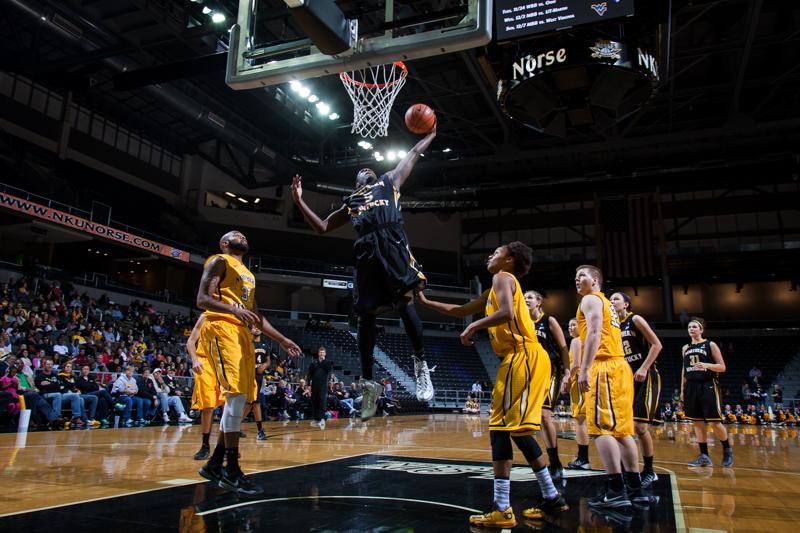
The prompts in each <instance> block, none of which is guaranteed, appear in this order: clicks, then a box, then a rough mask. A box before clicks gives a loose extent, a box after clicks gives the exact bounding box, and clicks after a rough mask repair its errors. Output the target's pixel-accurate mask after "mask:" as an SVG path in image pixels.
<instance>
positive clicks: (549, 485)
mask: <svg viewBox="0 0 800 533" xmlns="http://www.w3.org/2000/svg"><path fill="white" fill-rule="evenodd" d="M533 473H534V474H535V475H536V481H538V482H539V488H540V489H542V496H544V499H545V500H552V499H553V498H555V497H557V496H558V491H557V490H556V486H555V485H553V478H551V477H550V471H549V470H547V467H546V466H543V467H542V469H541V470H534V471H533Z"/></svg>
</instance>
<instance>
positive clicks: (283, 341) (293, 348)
mask: <svg viewBox="0 0 800 533" xmlns="http://www.w3.org/2000/svg"><path fill="white" fill-rule="evenodd" d="M253 308H254V309H258V304H257V303H256V302H255V300H253ZM256 313H257V315H258V318H259V324H260V325H259V327H258V329H260V330H261V333H263V334H264V335H266V336H267V337H269V338H270V339H272V340H274V341H275V342H277V343H278V344H280V345H281V348H283V350H284V351H285V352H286V353H288V354H289V355H291V356H292V357H297V356H298V355H300V347H299V346H297V344H295V342H294V341H293V340H291V339H289V338H288V337H286V336H284V335H283V333H281V332H280V331H278V330H277V329H275V327H274V326H273V325H272V324H270V323H269V320H267V319H266V317H264V315H262V314H261V312H259V311H256Z"/></svg>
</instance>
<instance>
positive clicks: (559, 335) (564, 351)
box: [547, 316, 570, 380]
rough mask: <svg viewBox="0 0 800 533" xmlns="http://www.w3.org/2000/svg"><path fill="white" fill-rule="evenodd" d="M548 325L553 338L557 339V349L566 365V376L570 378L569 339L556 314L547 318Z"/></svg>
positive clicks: (564, 365)
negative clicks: (566, 337) (565, 335)
mask: <svg viewBox="0 0 800 533" xmlns="http://www.w3.org/2000/svg"><path fill="white" fill-rule="evenodd" d="M547 327H549V328H550V333H551V334H552V335H553V340H554V341H555V345H556V349H557V350H558V353H559V354H560V355H561V364H562V365H563V367H564V378H563V379H566V380H569V375H570V368H569V349H568V348H567V340H566V339H565V338H564V332H563V331H562V330H561V326H560V325H559V323H558V320H556V318H555V317H554V316H551V317H550V318H549V319H548V320H547Z"/></svg>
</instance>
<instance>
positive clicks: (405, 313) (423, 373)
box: [397, 302, 434, 402]
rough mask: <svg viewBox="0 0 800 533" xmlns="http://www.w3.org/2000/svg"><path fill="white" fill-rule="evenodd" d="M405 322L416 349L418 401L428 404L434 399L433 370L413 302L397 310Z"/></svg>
mask: <svg viewBox="0 0 800 533" xmlns="http://www.w3.org/2000/svg"><path fill="white" fill-rule="evenodd" d="M397 312H398V314H399V315H400V318H401V319H402V320H403V327H404V328H405V330H406V335H408V339H409V340H410V341H411V347H412V348H413V349H414V357H413V359H414V378H415V380H416V385H417V387H416V388H417V390H416V396H417V399H418V400H419V401H421V402H428V401H431V400H432V399H433V394H434V391H433V383H432V382H431V369H429V368H428V362H427V361H426V360H425V343H424V341H423V338H422V321H421V320H420V319H419V315H418V314H417V309H416V307H414V304H413V303H412V302H408V303H401V304H400V307H399V309H398V310H397Z"/></svg>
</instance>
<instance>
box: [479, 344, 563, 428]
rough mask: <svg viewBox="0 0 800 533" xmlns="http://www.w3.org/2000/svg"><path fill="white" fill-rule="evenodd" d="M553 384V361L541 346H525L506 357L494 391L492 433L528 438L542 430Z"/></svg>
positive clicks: (490, 421) (502, 362) (501, 364)
mask: <svg viewBox="0 0 800 533" xmlns="http://www.w3.org/2000/svg"><path fill="white" fill-rule="evenodd" d="M549 385H550V358H549V357H548V355H547V352H546V351H545V349H544V348H543V347H542V345H541V344H539V343H528V342H526V343H524V344H523V345H520V346H518V347H517V349H516V350H515V351H514V352H513V353H510V354H506V355H505V356H504V357H503V358H502V361H501V362H500V368H499V369H498V370H497V378H496V379H495V384H494V388H493V389H492V411H491V415H490V417H489V430H490V431H510V432H512V433H513V434H515V435H528V434H531V433H533V432H534V431H538V430H539V428H540V427H541V422H542V404H543V403H544V398H545V396H546V395H547V389H548V386H549Z"/></svg>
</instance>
